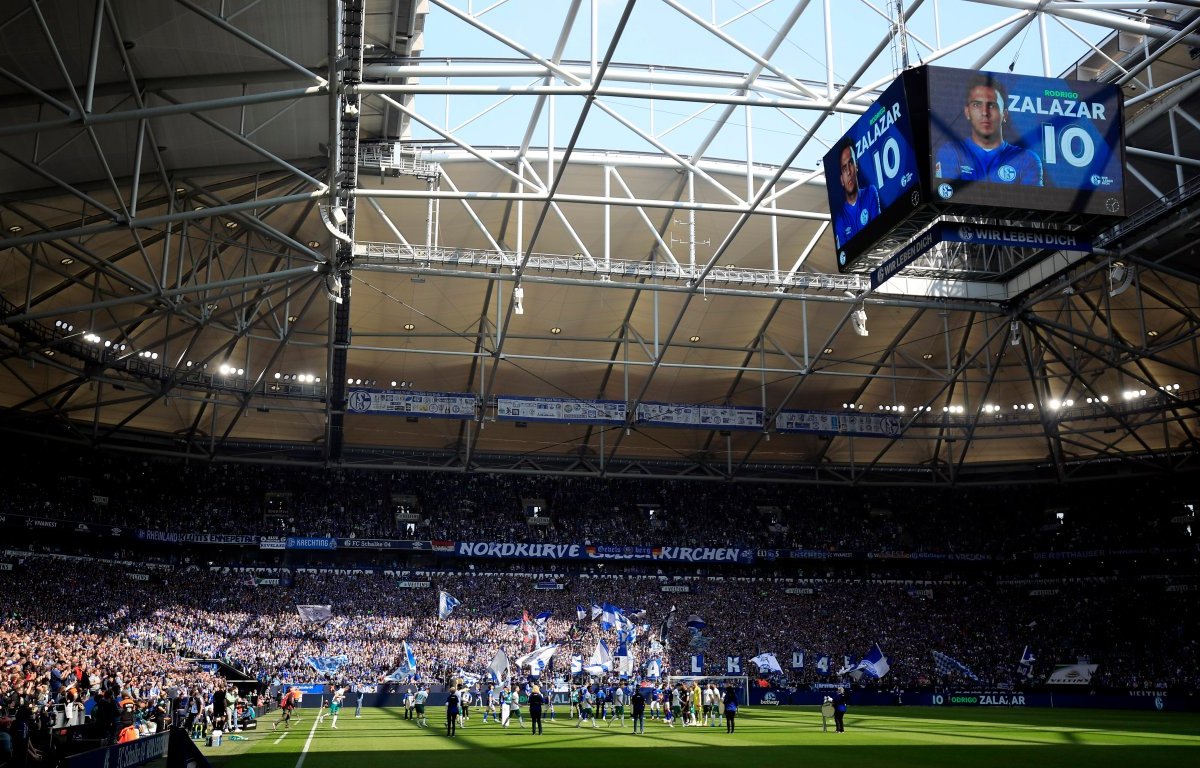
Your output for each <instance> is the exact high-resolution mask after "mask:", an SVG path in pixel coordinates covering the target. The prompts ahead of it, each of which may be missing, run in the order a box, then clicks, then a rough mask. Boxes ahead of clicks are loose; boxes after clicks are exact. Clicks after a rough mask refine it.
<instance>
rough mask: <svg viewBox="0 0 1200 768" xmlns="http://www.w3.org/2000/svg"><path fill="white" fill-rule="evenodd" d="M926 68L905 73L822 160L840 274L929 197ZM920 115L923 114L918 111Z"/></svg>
mask: <svg viewBox="0 0 1200 768" xmlns="http://www.w3.org/2000/svg"><path fill="white" fill-rule="evenodd" d="M924 76H925V72H924V70H923V69H912V70H908V71H907V72H904V73H902V74H901V76H900V77H898V78H897V79H896V80H895V82H893V83H892V84H891V85H890V86H888V88H887V90H885V91H884V92H883V95H881V96H880V97H879V98H878V99H877V100H876V101H875V103H874V104H872V105H871V107H870V108H869V109H868V110H867V111H866V112H864V113H863V115H862V116H861V117H859V118H858V120H856V121H855V123H854V125H853V126H851V128H850V130H849V131H847V132H846V135H845V136H843V137H842V138H841V139H839V140H838V141H837V142H836V143H834V145H833V148H832V149H830V150H829V152H828V153H826V155H825V158H824V160H823V164H824V169H825V191H826V193H827V194H828V195H829V213H830V216H831V218H832V219H833V238H834V243H835V245H836V247H837V260H838V270H839V271H842V272H845V271H847V270H848V269H849V267H851V266H853V264H854V263H855V262H856V261H857V260H858V259H859V258H860V257H861V256H862V254H863V253H864V252H865V251H866V249H867V248H869V247H870V246H871V245H872V244H874V243H875V242H876V241H878V240H879V238H880V237H882V236H883V235H885V234H886V233H887V232H888V231H889V230H891V229H892V228H893V227H894V226H895V225H896V224H898V223H899V222H901V221H903V220H904V219H905V218H906V217H907V216H908V215H909V214H911V213H912V212H913V211H914V210H915V209H916V208H918V207H920V205H921V204H922V203H923V202H924V200H925V199H926V198H927V197H928V193H927V192H923V190H924V189H926V188H927V186H928V185H927V184H924V183H923V180H922V178H921V174H922V171H923V169H924V168H926V167H927V166H928V162H926V158H927V156H928V150H927V149H926V147H928V138H927V136H926V135H925V134H926V129H927V125H926V121H925V120H924V119H918V120H916V121H915V123H916V125H915V127H916V129H917V135H916V136H914V133H913V128H914V120H913V119H912V115H913V114H914V113H913V111H912V105H914V104H916V105H920V106H922V108H923V106H924V103H925V93H924ZM916 114H923V112H919V113H916Z"/></svg>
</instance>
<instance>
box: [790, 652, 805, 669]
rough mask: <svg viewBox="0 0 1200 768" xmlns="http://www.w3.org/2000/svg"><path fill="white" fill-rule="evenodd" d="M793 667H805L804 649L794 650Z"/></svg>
mask: <svg viewBox="0 0 1200 768" xmlns="http://www.w3.org/2000/svg"><path fill="white" fill-rule="evenodd" d="M792 669H804V651H792Z"/></svg>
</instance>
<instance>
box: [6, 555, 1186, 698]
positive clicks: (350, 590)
mask: <svg viewBox="0 0 1200 768" xmlns="http://www.w3.org/2000/svg"><path fill="white" fill-rule="evenodd" d="M64 570H66V571H67V575H66V577H65V578H64V575H63V571H64ZM127 570H128V568H127V566H121V565H119V564H105V563H99V562H97V563H87V564H82V565H81V567H77V568H76V567H72V568H67V569H64V567H63V563H62V561H60V560H55V559H47V558H37V557H29V558H27V559H26V560H25V561H24V562H23V563H21V564H19V565H17V566H16V567H15V568H14V570H12V571H0V594H2V595H3V598H0V663H2V664H3V666H4V669H5V670H6V674H5V675H4V678H3V680H2V681H0V702H4V703H5V706H12V705H13V704H14V703H16V702H17V701H18V700H19V701H31V700H36V701H41V702H43V703H44V702H45V701H46V698H45V697H46V696H47V695H50V693H51V691H52V687H51V677H52V674H53V670H54V669H55V668H56V667H57V666H58V665H65V666H66V667H67V668H69V669H72V670H74V669H77V668H78V669H86V670H88V672H87V674H86V675H84V676H83V677H87V678H89V679H90V677H91V675H92V674H99V675H100V676H101V677H102V678H104V679H106V680H107V679H115V680H118V681H120V683H121V687H122V691H123V692H125V693H130V695H132V696H133V698H135V699H137V698H138V697H139V694H141V693H145V692H150V693H152V694H153V693H154V692H156V691H162V690H163V689H165V688H166V687H168V686H169V685H170V684H171V683H172V682H173V681H178V680H181V679H183V678H185V677H187V676H188V675H193V674H194V673H195V668H194V667H190V666H188V665H186V664H185V663H183V662H181V661H180V660H179V659H180V658H183V657H193V656H195V657H207V658H227V659H229V660H231V661H233V662H236V663H238V664H240V665H241V666H242V667H243V668H244V669H245V670H246V671H247V672H248V673H250V674H252V675H256V676H257V677H258V678H259V679H260V680H262V681H264V682H275V683H290V682H297V681H308V680H313V679H319V678H322V677H323V676H322V675H321V674H318V673H316V672H315V671H314V670H313V668H312V667H311V666H310V665H309V663H308V661H307V658H308V657H318V656H323V657H339V656H344V657H345V664H344V666H342V667H341V669H340V670H339V671H338V676H339V677H340V678H343V679H351V680H357V681H361V682H375V681H379V680H381V679H383V678H384V677H385V676H386V675H387V674H388V673H389V672H391V671H392V670H394V669H395V668H396V667H397V666H399V665H400V662H401V660H402V658H403V657H402V653H401V648H402V645H401V643H402V642H403V641H407V642H408V643H409V645H410V646H411V647H412V649H413V651H414V653H415V655H416V658H417V660H418V665H419V669H420V670H421V671H422V672H423V674H425V675H426V676H427V677H429V678H431V679H435V680H439V679H447V678H449V677H452V676H454V675H455V674H457V673H458V672H460V671H468V672H475V673H480V672H483V671H484V669H485V668H486V666H487V664H488V662H489V661H490V660H491V658H492V656H493V655H494V654H495V652H496V650H497V649H504V650H505V651H506V653H507V654H508V655H509V657H510V658H512V659H516V658H518V657H519V656H520V655H521V654H522V653H524V652H526V651H528V650H530V648H531V646H532V639H531V636H530V634H529V630H524V631H523V629H522V627H521V626H519V625H518V626H513V625H512V624H510V623H509V622H510V621H514V620H517V619H521V618H522V617H523V616H525V615H526V614H528V616H535V615H536V614H538V613H540V612H543V611H549V612H551V616H550V617H549V619H548V620H547V621H546V622H545V630H544V641H545V642H546V643H550V644H554V645H556V646H558V652H557V654H556V662H555V663H556V666H557V668H558V669H560V670H566V669H569V662H570V657H571V655H572V654H580V655H582V656H583V659H584V661H585V662H586V660H587V659H588V658H589V657H590V655H591V653H592V651H593V649H594V647H595V645H596V641H597V640H598V639H600V638H601V637H604V638H605V639H606V641H607V642H608V643H609V644H610V646H611V647H612V648H613V650H615V648H616V633H615V632H614V631H604V630H602V629H601V625H600V623H599V621H598V620H593V619H592V618H591V613H592V610H591V606H592V605H593V603H597V604H599V603H611V604H614V605H618V606H621V607H623V608H624V609H625V610H626V613H627V615H630V616H633V618H632V619H631V620H632V621H633V622H634V624H635V625H637V626H638V627H639V628H640V630H641V631H640V633H639V634H640V637H639V639H638V640H637V641H636V642H635V643H634V644H633V651H634V654H635V657H636V659H637V662H638V664H639V666H640V665H642V664H644V662H646V661H648V660H649V659H650V658H651V657H652V656H657V657H660V658H662V660H663V662H664V669H665V670H666V671H667V672H674V673H677V674H678V673H684V672H685V667H686V664H687V661H688V657H689V656H690V654H692V653H703V654H704V655H705V656H706V658H707V659H708V660H709V663H708V665H707V666H708V667H710V668H711V671H712V672H713V673H718V672H720V671H721V670H722V669H723V668H724V661H725V657H726V656H727V655H740V656H742V657H743V660H744V661H746V662H748V659H749V658H750V657H752V656H755V655H757V654H759V653H761V652H764V651H767V652H772V653H775V654H776V655H777V657H778V658H779V659H780V662H781V664H784V666H785V667H790V663H789V662H790V660H791V654H792V652H793V651H794V650H803V651H805V654H806V659H807V662H806V666H805V667H804V668H803V669H800V670H792V669H790V668H788V669H785V673H784V675H783V676H782V679H779V680H776V681H775V682H777V683H779V684H786V685H806V684H811V683H816V682H827V681H829V680H831V679H834V678H836V675H833V676H830V675H827V674H824V673H823V672H821V671H819V670H818V669H816V667H815V664H814V662H815V659H816V658H817V656H818V655H823V654H824V655H829V656H830V657H831V658H832V660H833V662H834V663H833V667H834V669H832V670H830V671H831V672H836V667H840V666H842V664H843V662H844V658H845V657H849V658H850V659H851V660H857V659H858V658H859V657H860V656H862V655H863V654H865V653H866V652H867V651H868V650H869V649H870V648H871V646H872V645H873V644H875V643H879V645H880V646H881V648H882V649H883V650H884V651H885V652H886V653H887V655H888V656H889V657H890V659H891V667H892V673H891V675H890V677H889V679H888V680H887V681H886V682H887V684H888V685H889V686H891V685H901V686H904V687H909V688H916V687H923V686H930V685H940V684H946V683H948V682H953V680H951V679H947V678H946V677H944V676H940V675H939V674H938V671H937V668H936V665H935V663H934V661H933V658H932V656H931V653H932V651H934V650H937V651H940V652H942V653H946V654H949V655H950V656H953V657H954V658H956V659H958V660H959V661H961V662H963V663H964V664H966V665H967V666H969V667H970V668H971V669H972V670H973V672H974V673H975V674H976V675H977V676H978V677H979V678H980V679H981V680H983V681H986V682H988V683H989V684H1003V685H1008V684H1016V685H1020V684H1022V683H1023V681H1022V680H1021V679H1020V678H1019V676H1018V674H1017V670H1016V660H1017V658H1018V657H1019V655H1020V653H1021V650H1022V649H1023V648H1024V647H1025V646H1030V647H1032V648H1035V649H1037V655H1038V658H1040V659H1044V660H1046V662H1047V663H1046V664H1043V665H1040V669H1039V670H1038V672H1039V673H1040V674H1041V675H1042V676H1044V675H1045V674H1046V673H1047V672H1049V668H1050V662H1065V661H1069V662H1074V661H1076V660H1077V659H1078V658H1080V657H1086V658H1089V659H1090V660H1091V661H1092V662H1093V663H1097V664H1099V665H1100V675H1101V678H1100V682H1102V683H1105V684H1110V685H1113V686H1119V687H1120V686H1125V687H1127V686H1133V687H1137V686H1151V687H1155V686H1158V687H1175V686H1189V687H1194V686H1196V685H1197V684H1198V683H1200V676H1198V675H1197V672H1196V669H1197V668H1198V665H1197V664H1196V661H1197V653H1198V652H1200V640H1198V639H1197V638H1196V637H1195V636H1194V633H1192V632H1191V631H1190V629H1189V628H1194V627H1195V626H1197V623H1196V619H1197V610H1196V607H1195V605H1194V601H1192V600H1190V599H1189V597H1188V594H1187V593H1174V592H1167V591H1165V590H1164V584H1163V583H1162V582H1152V581H1146V582H1136V583H1127V584H1122V583H1118V582H1112V581H1098V580H1086V581H1080V582H1062V583H1060V584H1058V585H1056V586H1055V587H1054V588H1053V589H1044V588H1041V589H1031V587H1030V586H1029V585H1028V584H1024V583H1016V584H1004V583H994V582H990V581H987V580H979V581H974V582H954V581H947V582H939V583H931V584H926V585H923V586H922V588H921V589H914V588H913V586H912V585H911V584H904V583H900V582H893V581H889V580H870V579H862V580H828V581H826V580H813V581H808V582H803V583H802V586H799V587H797V586H796V584H798V583H799V582H780V581H777V580H769V579H752V578H746V579H732V578H730V579H722V580H713V579H699V578H694V579H688V580H670V581H667V580H660V579H659V578H646V577H613V578H576V579H563V580H560V581H561V585H562V586H563V587H564V589H561V590H540V589H536V588H535V586H536V585H537V583H538V581H539V580H541V579H539V578H537V577H536V576H534V575H526V576H517V575H512V574H503V575H501V574H484V573H477V574H469V573H439V574H432V575H430V576H429V579H430V586H429V587H428V588H418V589H414V588H410V587H405V586H401V584H402V583H403V582H401V581H398V580H397V579H395V578H389V577H385V576H383V575H366V574H364V575H358V576H353V577H352V576H345V575H340V576H339V575H334V574H333V573H319V574H311V573H300V574H296V575H295V576H294V583H293V584H292V585H291V586H289V587H284V586H271V587H268V586H260V587H251V586H249V585H247V584H245V583H243V582H242V580H240V579H238V578H237V577H235V576H233V575H231V574H228V573H223V572H221V571H209V570H201V569H194V570H188V571H182V572H180V571H175V572H166V571H164V572H162V573H157V574H155V575H154V576H153V577H152V579H151V580H150V581H135V580H131V579H129V578H127ZM664 585H669V586H676V587H678V586H681V585H682V586H688V587H690V588H691V589H693V590H694V591H692V592H689V593H676V592H672V593H664V592H663V591H662V587H663V586H664ZM439 589H442V590H446V591H447V592H449V593H450V594H452V595H454V596H455V597H456V598H457V599H459V600H460V601H462V605H461V606H460V607H459V608H458V609H457V610H456V611H455V612H454V613H452V614H451V615H450V616H449V617H448V618H446V619H439V618H438V616H437V609H436V602H437V592H438V590H439ZM789 589H790V590H791V592H789V591H787V590H789ZM796 592H800V594H796ZM1031 592H1033V593H1035V594H1034V595H1032V596H1031ZM297 604H313V605H330V606H331V607H332V617H331V618H330V619H329V620H328V621H326V622H321V623H306V622H304V621H303V620H302V619H301V618H300V615H299V614H298V613H297V611H296V609H295V606H296V605H297ZM1131 604H1136V605H1138V606H1139V610H1138V611H1137V612H1131V611H1129V610H1128V606H1129V605H1131ZM579 606H583V607H584V609H585V614H586V615H585V618H584V619H583V620H579V619H578V618H577V609H578V607H579ZM671 606H674V607H675V608H676V611H675V614H674V615H675V618H674V620H673V626H672V627H671V628H670V630H669V632H668V636H667V640H668V642H667V643H666V646H667V647H666V648H664V649H663V650H662V651H660V652H652V651H651V641H653V640H655V639H657V637H658V634H659V631H660V629H661V627H662V623H663V621H664V620H665V619H666V617H667V614H668V610H669V608H670V607H671ZM643 611H644V613H643ZM693 614H694V615H697V616H699V617H701V618H702V619H703V620H704V621H705V622H706V624H707V626H705V627H704V628H703V629H702V630H701V631H700V633H699V638H697V637H696V634H695V633H693V632H692V631H691V630H689V629H688V628H687V627H686V626H685V623H686V621H685V619H686V618H687V617H689V616H691V615H693ZM525 626H526V627H531V626H532V625H531V624H526V625H525ZM747 670H748V672H750V673H753V668H751V667H749V665H748V663H747ZM17 672H19V674H18V673H17ZM77 677H79V675H77ZM81 679H82V678H81ZM214 682H215V681H214V679H213V678H211V677H209V676H206V675H195V677H194V679H193V680H190V681H189V684H191V683H196V684H202V685H207V686H211V685H212V684H213V683H214ZM959 682H963V681H962V680H960V681H959ZM89 687H90V685H89ZM126 688H130V689H131V690H130V691H125V690H124V689H126ZM53 690H54V692H55V693H61V689H53ZM14 697H17V698H16V699H14Z"/></svg>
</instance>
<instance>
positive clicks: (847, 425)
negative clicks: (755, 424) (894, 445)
mask: <svg viewBox="0 0 1200 768" xmlns="http://www.w3.org/2000/svg"><path fill="white" fill-rule="evenodd" d="M775 429H776V430H778V431H779V432H783V433H787V432H793V433H810V434H826V435H855V436H859V437H899V436H900V433H901V430H900V417H898V416H884V415H880V414H874V413H849V412H847V413H843V412H840V411H833V412H831V411H780V412H779V413H778V414H776V415H775Z"/></svg>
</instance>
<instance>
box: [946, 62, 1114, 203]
mask: <svg viewBox="0 0 1200 768" xmlns="http://www.w3.org/2000/svg"><path fill="white" fill-rule="evenodd" d="M926 69H927V71H928V93H929V113H930V125H929V138H930V172H931V173H930V175H931V185H932V186H931V191H932V196H933V198H934V200H936V201H939V202H942V203H946V204H963V205H972V206H981V205H982V206H995V207H1000V208H1010V209H1017V210H1024V211H1031V212H1035V211H1054V212H1076V213H1088V214H1097V215H1102V216H1123V215H1124V214H1125V210H1124V208H1125V196H1124V182H1125V177H1124V167H1125V162H1124V147H1123V141H1122V138H1123V129H1124V120H1123V115H1122V101H1121V93H1120V90H1119V89H1118V88H1117V87H1116V86H1114V85H1107V84H1101V83H1090V82H1083V81H1077V80H1062V79H1056V78H1048V77H1033V76H1029V75H1014V74H1011V73H1005V72H981V71H974V70H961V69H946V68H942V67H927V68H926ZM1027 218H1028V217H1027Z"/></svg>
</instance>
